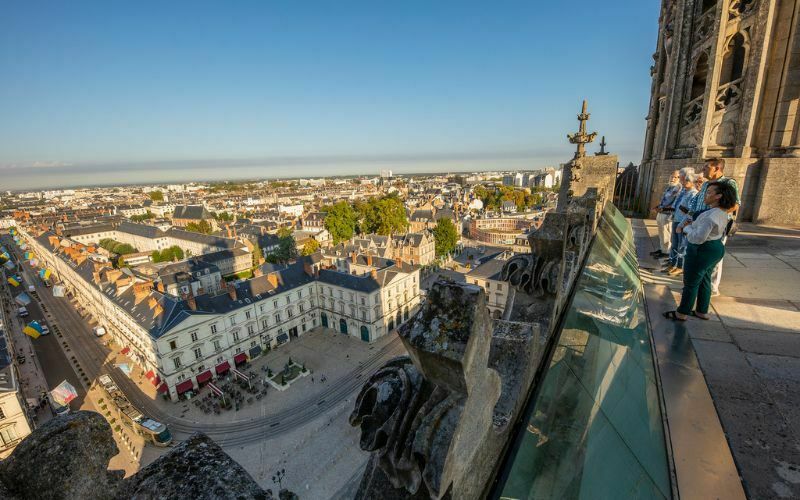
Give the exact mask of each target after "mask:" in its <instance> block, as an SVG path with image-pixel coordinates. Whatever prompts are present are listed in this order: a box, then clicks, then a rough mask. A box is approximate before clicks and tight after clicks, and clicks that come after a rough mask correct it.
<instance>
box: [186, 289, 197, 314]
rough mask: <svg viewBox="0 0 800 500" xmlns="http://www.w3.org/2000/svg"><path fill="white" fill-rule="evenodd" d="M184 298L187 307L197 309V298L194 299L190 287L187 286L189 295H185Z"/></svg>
mask: <svg viewBox="0 0 800 500" xmlns="http://www.w3.org/2000/svg"><path fill="white" fill-rule="evenodd" d="M185 300H186V305H187V306H189V309H191V310H192V311H196V310H197V300H195V298H194V294H193V293H192V289H191V288H189V295H187V296H186V299H185Z"/></svg>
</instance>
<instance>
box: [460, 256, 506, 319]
mask: <svg viewBox="0 0 800 500" xmlns="http://www.w3.org/2000/svg"><path fill="white" fill-rule="evenodd" d="M513 255H514V253H513V252H509V251H505V252H500V253H498V254H497V255H495V256H494V257H492V258H490V259H487V260H485V261H484V262H483V263H482V264H481V265H479V266H478V267H476V268H475V269H473V270H471V271H470V272H468V273H467V275H466V277H465V278H466V282H467V283H471V284H473V285H478V286H479V287H481V288H483V290H484V292H486V306H487V307H488V308H489V312H490V314H491V316H492V318H494V319H500V318H501V317H502V316H503V312H504V311H505V308H506V299H507V298H508V291H509V290H508V287H509V284H508V282H506V281H503V280H502V279H501V277H500V275H501V271H502V270H503V266H504V265H505V263H506V261H507V260H508V259H509V258H511V257H512V256H513Z"/></svg>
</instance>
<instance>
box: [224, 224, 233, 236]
mask: <svg viewBox="0 0 800 500" xmlns="http://www.w3.org/2000/svg"><path fill="white" fill-rule="evenodd" d="M225 235H226V236H227V237H228V238H233V231H231V225H230V224H225Z"/></svg>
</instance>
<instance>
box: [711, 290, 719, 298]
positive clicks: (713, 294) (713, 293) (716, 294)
mask: <svg viewBox="0 0 800 500" xmlns="http://www.w3.org/2000/svg"><path fill="white" fill-rule="evenodd" d="M711 296H712V297H719V290H711Z"/></svg>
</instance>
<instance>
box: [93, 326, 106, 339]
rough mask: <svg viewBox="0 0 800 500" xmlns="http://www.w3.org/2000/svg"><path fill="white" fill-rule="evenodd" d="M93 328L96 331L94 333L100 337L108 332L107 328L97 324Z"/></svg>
mask: <svg viewBox="0 0 800 500" xmlns="http://www.w3.org/2000/svg"><path fill="white" fill-rule="evenodd" d="M92 330H93V331H94V334H95V335H97V336H98V337H102V336H103V335H105V334H106V329H105V328H103V327H102V326H96V327H94V328H92Z"/></svg>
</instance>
